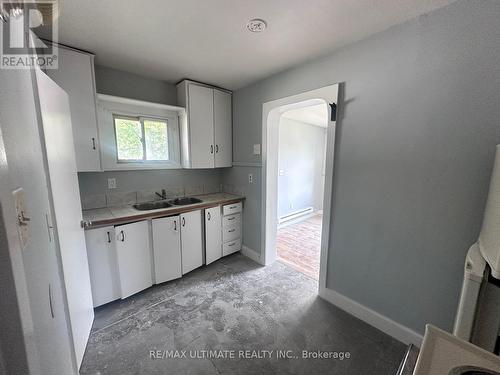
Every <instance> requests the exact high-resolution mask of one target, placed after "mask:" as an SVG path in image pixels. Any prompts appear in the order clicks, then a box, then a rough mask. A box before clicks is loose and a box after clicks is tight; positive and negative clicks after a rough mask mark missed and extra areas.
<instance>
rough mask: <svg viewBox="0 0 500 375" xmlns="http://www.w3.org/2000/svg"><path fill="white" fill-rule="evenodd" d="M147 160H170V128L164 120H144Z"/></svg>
mask: <svg viewBox="0 0 500 375" xmlns="http://www.w3.org/2000/svg"><path fill="white" fill-rule="evenodd" d="M144 134H145V138H146V159H147V160H168V126H167V122H166V121H164V120H144Z"/></svg>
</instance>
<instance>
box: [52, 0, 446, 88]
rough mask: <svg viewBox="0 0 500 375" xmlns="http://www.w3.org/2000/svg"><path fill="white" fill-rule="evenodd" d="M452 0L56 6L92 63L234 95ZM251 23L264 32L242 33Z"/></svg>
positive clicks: (64, 2) (76, 0) (93, 1)
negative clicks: (261, 22) (262, 24)
mask: <svg viewBox="0 0 500 375" xmlns="http://www.w3.org/2000/svg"><path fill="white" fill-rule="evenodd" d="M453 1H454V0H377V1H374V0H177V1H176V0H149V1H138V0H132V1H123V0H104V1H103V0H85V1H82V0H60V2H61V14H60V18H59V41H60V42H61V43H63V44H68V45H71V46H74V47H77V48H81V49H85V50H89V51H92V52H94V53H96V55H97V58H96V63H97V64H99V65H104V66H109V67H113V68H116V69H120V70H124V71H128V72H132V73H136V74H140V75H143V76H146V77H151V78H156V79H161V80H165V81H168V82H172V83H175V82H177V81H179V80H180V79H182V78H191V79H194V80H199V81H203V82H207V83H212V84H216V85H219V86H222V87H226V88H229V89H233V90H234V89H237V88H240V87H243V86H245V85H247V84H249V83H252V82H254V81H257V80H259V79H262V78H264V77H266V76H269V75H271V74H273V73H276V72H278V71H281V70H284V69H286V68H289V67H291V66H294V65H297V64H300V63H302V62H304V61H307V60H310V59H313V58H315V57H319V56H323V55H326V54H328V53H329V52H331V51H332V50H334V49H335V48H338V47H340V46H342V45H345V44H348V43H350V42H353V41H356V40H359V39H362V38H364V37H367V36H369V35H371V34H374V33H376V32H379V31H382V30H384V29H386V28H388V27H390V26H392V25H396V24H399V23H402V22H404V21H406V20H408V19H411V18H414V17H416V16H418V15H420V14H423V13H426V12H429V11H431V10H433V9H436V8H440V7H442V6H445V5H447V4H449V3H451V2H453ZM252 18H263V19H265V20H266V21H267V23H268V28H267V30H265V31H264V32H263V33H260V34H253V33H250V32H248V31H247V30H246V23H247V21H248V20H250V19H252Z"/></svg>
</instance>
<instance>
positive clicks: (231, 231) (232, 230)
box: [228, 229, 236, 233]
mask: <svg viewBox="0 0 500 375" xmlns="http://www.w3.org/2000/svg"><path fill="white" fill-rule="evenodd" d="M235 230H236V229H230V230H228V232H229V233H233V232H234V231H235Z"/></svg>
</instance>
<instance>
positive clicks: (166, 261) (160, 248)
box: [152, 216, 182, 284]
mask: <svg viewBox="0 0 500 375" xmlns="http://www.w3.org/2000/svg"><path fill="white" fill-rule="evenodd" d="M152 224H153V256H154V264H155V283H156V284H160V283H163V282H165V281H169V280H173V279H177V278H179V277H181V276H182V262H181V235H180V233H181V227H180V218H179V216H173V217H164V218H162V219H154V220H152Z"/></svg>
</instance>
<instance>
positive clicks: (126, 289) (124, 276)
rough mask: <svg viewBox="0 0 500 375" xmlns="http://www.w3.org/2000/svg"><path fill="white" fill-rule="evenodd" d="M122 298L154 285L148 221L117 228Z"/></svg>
mask: <svg viewBox="0 0 500 375" xmlns="http://www.w3.org/2000/svg"><path fill="white" fill-rule="evenodd" d="M115 235H116V257H117V259H118V274H119V277H120V290H121V298H127V297H129V296H131V295H132V294H135V293H137V292H140V291H141V290H144V289H146V288H149V287H150V286H151V285H153V280H152V273H151V250H150V247H149V226H148V222H147V220H144V221H139V222H137V223H132V224H125V225H120V226H117V227H115Z"/></svg>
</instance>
